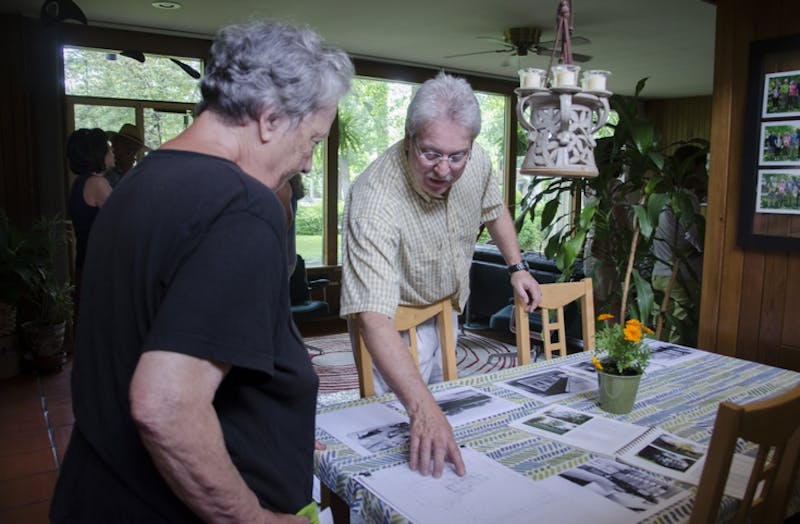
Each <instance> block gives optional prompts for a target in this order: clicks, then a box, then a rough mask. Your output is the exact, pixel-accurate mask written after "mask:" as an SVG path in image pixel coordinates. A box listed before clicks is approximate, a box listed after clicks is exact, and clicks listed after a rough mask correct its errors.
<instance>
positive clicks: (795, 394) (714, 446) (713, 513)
mask: <svg viewBox="0 0 800 524" xmlns="http://www.w3.org/2000/svg"><path fill="white" fill-rule="evenodd" d="M798 413H800V385H797V386H795V387H794V388H793V389H791V390H789V391H788V392H786V393H784V394H782V395H778V396H775V397H772V398H768V399H765V400H760V401H756V402H751V403H749V404H744V405H738V404H734V403H733V402H722V403H720V405H719V408H718V410H717V420H716V422H715V423H714V431H713V433H712V434H711V444H709V447H708V454H707V455H706V462H705V465H704V466H703V473H702V475H701V477H700V483H699V484H698V488H697V496H696V497H695V502H694V508H692V516H691V520H690V521H689V522H690V524H700V523H705V522H716V520H717V513H718V511H719V505H720V501H721V499H722V494H723V490H724V488H725V483H726V481H727V478H728V471H729V469H730V466H731V461H732V457H733V453H734V452H735V451H736V442H737V440H738V439H739V438H743V439H745V440H747V441H750V442H753V443H755V444H758V455H757V456H756V460H755V465H754V466H753V471H752V472H751V474H750V480H749V482H748V484H747V489H746V491H745V495H744V498H743V499H742V501H741V502H740V504H739V507H738V509H737V512H736V522H737V523H741V522H745V521H747V520H748V517H749V520H750V521H751V522H758V523H766V524H769V523H772V522H775V523H782V522H783V521H784V518H785V515H784V513H786V505H787V503H788V500H789V495H790V493H791V491H792V485H793V483H794V481H795V476H796V473H797V465H798V461H797V459H798V452H799V451H800V417H798V416H797V414H798ZM759 486H760V491H759V492H758V493H756V491H757V488H758V487H759Z"/></svg>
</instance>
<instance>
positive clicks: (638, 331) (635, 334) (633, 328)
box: [623, 321, 642, 342]
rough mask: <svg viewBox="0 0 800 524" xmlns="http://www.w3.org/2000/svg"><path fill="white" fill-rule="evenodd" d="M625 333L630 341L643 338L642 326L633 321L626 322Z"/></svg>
mask: <svg viewBox="0 0 800 524" xmlns="http://www.w3.org/2000/svg"><path fill="white" fill-rule="evenodd" d="M623 333H624V334H625V340H628V341H630V342H639V341H641V340H642V328H641V327H640V326H639V325H637V324H633V323H631V322H630V321H628V323H626V324H625V329H624V330H623Z"/></svg>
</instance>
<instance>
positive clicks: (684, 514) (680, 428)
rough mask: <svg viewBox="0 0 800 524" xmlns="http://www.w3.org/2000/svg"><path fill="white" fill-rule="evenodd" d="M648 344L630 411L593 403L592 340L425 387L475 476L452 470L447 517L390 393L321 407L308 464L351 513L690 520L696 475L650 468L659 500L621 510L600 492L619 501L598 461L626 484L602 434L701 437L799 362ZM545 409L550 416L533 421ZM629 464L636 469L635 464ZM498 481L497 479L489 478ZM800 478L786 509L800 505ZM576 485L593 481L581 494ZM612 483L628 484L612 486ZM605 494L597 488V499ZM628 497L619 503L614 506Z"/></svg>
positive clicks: (788, 377)
mask: <svg viewBox="0 0 800 524" xmlns="http://www.w3.org/2000/svg"><path fill="white" fill-rule="evenodd" d="M648 343H649V344H650V347H651V349H652V351H653V358H651V363H650V365H649V366H648V368H647V369H646V370H645V373H644V374H643V376H642V378H641V382H640V385H639V389H638V392H637V396H636V402H635V404H634V406H633V409H632V410H631V411H630V412H629V413H626V414H612V413H608V412H605V411H603V410H602V409H601V407H600V406H599V405H598V391H597V379H596V374H595V375H594V376H593V369H592V365H591V356H592V354H593V352H578V353H574V354H571V355H567V356H564V357H560V358H553V359H551V360H545V361H538V362H533V363H531V364H527V365H523V366H517V367H513V368H508V369H505V370H502V371H498V372H494V373H488V374H483V375H472V376H468V377H464V378H460V379H457V380H453V381H449V382H443V383H438V384H433V385H430V390H431V392H432V393H433V394H434V396H435V398H437V399H439V398H442V399H445V400H444V401H443V402H445V403H447V402H448V400H447V399H448V398H449V399H450V400H449V402H450V403H449V404H447V406H448V407H447V408H446V411H445V413H446V415H447V416H448V419H449V420H450V423H451V425H452V426H453V432H454V436H455V439H456V441H457V442H458V444H459V445H460V446H461V448H462V451H463V453H462V455H463V456H464V457H469V459H470V462H467V476H466V477H465V478H469V477H470V475H471V474H472V473H474V474H475V476H476V478H474V479H472V484H470V482H467V481H465V480H460V481H459V482H455V481H453V483H452V484H449V485H447V489H448V490H451V491H453V492H455V493H456V495H453V499H452V500H453V501H459V502H458V504H456V508H455V509H447V511H452V512H453V513H451V514H450V515H452V518H443V517H442V515H443V514H442V513H441V512H442V511H445V510H444V509H443V508H437V507H435V505H436V504H437V503H439V501H440V500H442V499H447V498H448V497H449V496H450V492H449V491H442V493H444V495H436V496H433V495H432V494H433V493H438V491H437V490H439V489H444V486H445V484H447V481H446V480H445V477H446V475H443V476H442V479H438V480H439V482H441V483H442V484H441V485H440V484H429V483H430V482H432V481H434V479H431V478H430V477H422V475H420V474H419V473H418V472H410V471H409V468H408V465H407V463H408V438H407V434H408V433H407V431H408V423H407V417H406V415H405V412H404V410H403V407H402V405H401V404H400V403H399V401H398V400H397V398H396V397H395V396H394V395H393V394H391V393H390V394H387V395H383V396H378V397H370V398H364V399H355V400H350V401H345V402H342V403H339V404H335V405H321V406H319V407H318V410H317V429H316V438H317V440H318V441H320V442H322V443H324V444H325V446H326V448H325V449H324V450H322V451H317V452H316V453H315V474H316V476H317V477H318V478H319V480H320V482H321V484H322V485H323V486H324V489H326V490H329V491H330V492H331V493H332V494H333V495H334V498H338V499H339V500H340V501H341V502H343V503H344V504H346V505H347V508H349V517H350V520H351V521H352V522H367V523H370V524H373V523H392V524H396V523H402V522H420V523H422V522H443V521H452V522H483V521H486V518H487V517H486V515H492V516H496V518H495V519H494V520H493V522H497V523H500V522H506V521H507V522H537V521H538V522H547V521H550V520H549V519H548V515H549V516H550V517H552V516H553V515H563V516H564V518H563V519H562V520H561V522H571V521H577V520H573V519H579V518H580V517H579V515H580V514H581V513H580V512H581V511H584V512H586V513H587V514H592V515H593V517H592V518H591V522H593V523H594V522H597V523H600V522H624V521H630V522H663V523H679V522H687V521H688V520H689V517H690V515H691V509H692V504H693V501H694V493H695V491H696V482H694V483H693V482H690V481H685V480H683V481H682V480H676V479H675V478H670V477H665V476H663V475H662V476H658V475H657V473H655V472H653V471H649V472H647V474H648V475H656V476H657V478H658V479H660V480H658V481H657V482H656V484H658V485H659V486H662V487H663V488H664V489H662V490H661V493H662V494H661V495H659V497H661V498H660V499H658V502H659V504H650V506H651V509H650V510H649V511H640V512H637V511H638V510H639V508H636V509H637V511H628V512H623V513H619V515H623V516H624V518H623V517H620V516H619V515H618V514H617V513H615V512H616V511H618V508H616V506H615V504H613V503H611V502H609V501H610V500H613V502H614V503H616V504H617V505H622V506H625V503H624V501H623V503H621V502H620V498H621V497H620V496H612V495H609V494H608V493H602V491H603V490H602V489H601V488H602V487H603V486H604V485H605V484H609V483H608V482H606V480H605V479H602V478H600V477H601V476H604V475H605V472H604V468H606V469H607V468H611V469H613V470H614V471H615V472H616V477H617V478H614V479H613V480H614V482H616V486H612V488H613V487H616V488H619V485H620V484H621V481H620V480H619V477H620V474H621V472H620V471H619V470H618V469H617V466H618V465H619V464H620V461H619V459H620V455H619V454H618V453H617V450H616V449H615V446H616V445H617V444H614V443H613V438H612V437H611V435H615V434H616V433H615V432H616V431H617V429H619V432H620V435H623V434H624V433H625V431H629V430H630V429H632V428H634V429H636V428H639V429H642V430H646V431H644V434H647V433H648V431H649V430H651V429H653V430H658V431H663V432H664V433H665V434H668V435H670V436H671V437H672V438H675V439H680V441H681V442H685V443H689V447H691V446H693V445H695V444H696V445H697V446H698V447H701V446H707V445H708V443H709V441H710V438H711V433H712V429H713V427H714V421H715V417H716V413H717V408H718V406H719V403H720V402H722V401H732V402H735V403H737V404H744V403H748V402H751V401H755V400H760V399H764V398H767V397H771V396H773V395H776V394H780V393H782V392H785V391H787V390H788V389H790V388H792V387H794V386H796V385H797V384H798V383H800V373H797V372H795V371H791V370H787V369H782V368H777V367H772V366H768V365H765V364H760V363H756V362H751V361H747V360H742V359H738V358H734V357H730V356H725V355H722V354H717V353H710V352H706V351H702V350H699V349H696V348H688V347H685V346H677V345H674V344H667V343H663V342H658V341H649V342H648ZM448 395H449V397H448ZM470 395H477V396H472V397H470ZM470 398H479V399H482V400H480V401H479V402H475V401H472V400H469V399H470ZM459 399H461V400H459ZM464 399H467V400H464ZM487 399H488V400H487ZM470 403H472V404H475V405H470ZM478 404H482V405H480V406H478ZM440 405H443V406H444V404H442V403H440ZM453 407H455V409H452V408H453ZM443 409H445V408H444V407H443ZM545 412H547V413H546V415H547V416H545V414H544V413H545ZM554 413H556V414H555V415H554ZM558 413H560V415H558ZM550 416H554V417H556V419H557V420H556V419H553V418H549V417H550ZM384 417H387V418H385V419H384ZM545 419H547V420H550V423H549V424H550V426H547V425H545V426H542V425H541V424H540V422H541V421H542V420H545ZM589 419H596V420H594V421H593V423H598V424H599V425H597V426H596V428H597V429H595V430H594V431H595V433H594V434H592V433H591V431H592V430H591V429H589V433H588V437H584V439H583V440H576V441H575V442H576V443H577V444H576V443H574V442H570V441H568V440H565V438H566V436H567V434H569V433H570V431H569V429H572V428H575V427H577V426H576V424H580V423H582V421H585V420H589ZM576 421H578V422H576ZM373 422H374V424H373ZM554 423H555V424H554ZM603 424H605V426H604V425H603ZM561 425H565V426H568V430H564V431H566V433H565V434H561V433H560V432H561V431H562V429H563V428H561V427H559V426H561ZM373 426H374V427H373ZM379 426H380V427H379ZM586 426H587V427H589V426H590V424H586ZM542 427H544V428H545V429H547V430H548V431H549V432H552V437H554V438H551V437H550V436H548V431H541V428H542ZM404 431H405V433H404ZM620 438H623V440H624V439H625V438H627V437H624V436H621V437H620ZM604 439H609V440H610V441H609V442H607V443H605V442H604ZM635 440H637V439H634V441H635ZM604 446H605V447H606V448H607V449H602V448H603V447H604ZM684 449H687V448H686V447H685V446H684ZM673 451H674V450H673ZM739 451H740V452H741V455H742V456H744V457H746V456H748V455H752V454H753V453H754V447H753V446H748V445H747V444H746V443H741V444H740V449H739ZM664 455H673V454H672V453H670V452H664ZM689 463H691V460H690V461H689ZM472 464H474V466H473V465H472ZM701 466H702V463H700V464H699V465H698V466H697V467H698V468H699V469H702V467H701ZM448 468H449V466H448V467H446V470H447V469H448ZM636 472H637V473H635V474H637V475H638V472H639V470H636ZM409 473H413V475H411V477H409ZM449 474H450V475H451V476H452V475H453V473H449ZM626 474H627V475H630V474H633V473H632V470H628V471H627V472H626ZM415 475H416V477H414V476H415ZM611 476H613V475H610V474H609V477H608V478H611ZM585 477H592V478H590V479H589V480H586V478H585ZM594 477H597V479H598V480H597V481H595V480H594ZM642 478H644V477H642ZM451 480H452V479H451ZM498 482H499V483H500V486H493V484H494V483H498ZM642 482H644V481H642ZM623 484H624V483H623ZM798 484H800V483H797V482H796V483H795V486H794V491H793V493H792V495H791V498H790V501H789V507H788V508H787V514H794V513H797V512H799V511H800V487H798ZM667 486H668V487H667ZM484 488H485V489H484ZM583 488H593V489H592V491H591V493H590V491H589V490H586V489H583ZM489 489H491V490H494V491H492V494H491V496H489V495H487V494H486V490H489ZM471 490H474V491H471ZM610 491H612V492H613V489H611V490H610ZM622 491H625V490H622ZM667 491H668V492H669V494H668V495H667V494H665V493H666V492H667ZM520 493H523V494H524V495H522V496H520ZM598 493H599V495H598ZM620 494H622V495H625V493H620V492H617V493H616V495H620ZM638 495H639V496H640V497H643V500H645V499H646V500H645V502H643V504H645V505H648V504H649V503H648V502H647V501H648V500H649V498H648V497H649V496H648V495H641V494H638ZM603 496H605V498H604V499H603V500H601V499H600V498H597V497H603ZM657 498H658V497H654V501H656V499H657ZM442 504H445V502H442ZM426 505H427V506H426ZM737 505H738V501H737V500H736V498H734V497H732V496H728V495H726V496H724V497H723V500H722V504H721V507H720V514H719V515H720V516H719V520H720V521H721V522H725V521H726V520H729V519H731V518H732V516H733V514H734V513H735V510H736V507H737ZM510 506H513V507H514V510H513V512H512V511H511V510H509V507H510ZM634 506H635V504H633V505H632V504H627V507H623V509H631V508H634ZM653 508H655V509H653ZM459 511H461V513H459ZM570 515H572V517H570ZM615 515H617V516H615ZM604 516H606V517H604Z"/></svg>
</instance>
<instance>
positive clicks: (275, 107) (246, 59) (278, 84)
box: [197, 21, 353, 124]
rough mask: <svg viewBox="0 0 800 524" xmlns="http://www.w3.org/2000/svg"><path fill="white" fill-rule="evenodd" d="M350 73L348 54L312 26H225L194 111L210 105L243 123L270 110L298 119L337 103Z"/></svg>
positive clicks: (209, 63)
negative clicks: (326, 39) (199, 100)
mask: <svg viewBox="0 0 800 524" xmlns="http://www.w3.org/2000/svg"><path fill="white" fill-rule="evenodd" d="M352 77H353V64H352V62H351V61H350V58H349V57H348V56H347V54H346V53H345V52H344V51H342V50H340V49H336V48H333V47H327V46H325V45H323V41H322V38H321V37H320V36H319V35H318V34H317V33H316V32H315V31H313V30H312V29H309V28H307V27H294V26H290V25H286V24H282V23H277V22H263V21H260V22H251V23H247V24H239V25H230V26H227V27H224V28H222V29H221V30H220V31H219V33H217V36H216V38H215V39H214V43H213V45H212V46H211V52H210V58H209V60H208V63H207V65H206V70H205V75H204V76H203V79H202V80H201V81H200V91H201V93H202V95H203V99H202V101H201V102H200V103H199V104H198V105H197V113H198V114H200V113H202V112H203V111H205V110H206V109H211V110H212V111H214V113H216V114H218V115H219V116H221V117H222V118H223V119H224V120H225V121H226V122H229V123H231V124H242V123H244V122H246V121H247V120H248V119H258V118H259V116H260V115H261V113H262V112H263V111H264V110H265V109H267V108H269V109H270V110H271V111H272V112H273V113H274V114H275V116H285V117H288V118H289V119H290V120H292V121H294V122H295V123H299V122H300V120H302V119H303V117H305V116H307V115H309V114H311V113H313V112H315V111H317V110H318V109H321V108H323V107H331V106H336V105H337V104H338V101H339V99H340V98H341V97H342V96H343V95H344V94H345V93H346V92H347V90H348V89H350V81H351V79H352Z"/></svg>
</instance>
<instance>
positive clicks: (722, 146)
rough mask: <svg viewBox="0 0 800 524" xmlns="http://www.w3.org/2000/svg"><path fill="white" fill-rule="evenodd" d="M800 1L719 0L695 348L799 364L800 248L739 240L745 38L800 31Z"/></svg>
mask: <svg viewBox="0 0 800 524" xmlns="http://www.w3.org/2000/svg"><path fill="white" fill-rule="evenodd" d="M799 19H800V4H798V3H797V2H791V1H785V0H778V1H774V2H767V3H757V2H752V1H750V0H719V1H718V2H717V27H716V50H715V64H714V95H713V104H712V124H711V162H710V170H711V171H710V181H709V197H708V198H709V201H708V211H707V215H706V219H707V223H706V241H705V252H706V255H705V263H704V268H703V289H702V303H701V310H700V332H699V342H698V344H699V346H700V347H701V348H704V349H708V350H710V351H715V352H717V353H722V354H726V355H733V356H737V357H741V358H745V359H748V360H754V361H759V362H764V363H768V364H772V365H778V366H782V367H787V368H791V369H797V370H800V315H798V313H797V312H796V311H797V305H796V304H795V301H796V300H797V299H798V297H800V253H789V252H779V251H777V252H767V251H755V250H747V251H746V250H742V249H740V248H738V247H737V246H736V231H737V222H738V215H739V189H740V183H739V182H740V176H741V175H740V174H741V171H742V163H741V152H742V147H744V144H743V136H744V114H745V104H746V102H747V100H746V97H747V67H748V50H749V44H750V42H752V41H755V40H761V39H765V38H774V37H779V36H785V35H790V34H796V33H798V32H800V25H798V23H797V20H799Z"/></svg>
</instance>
